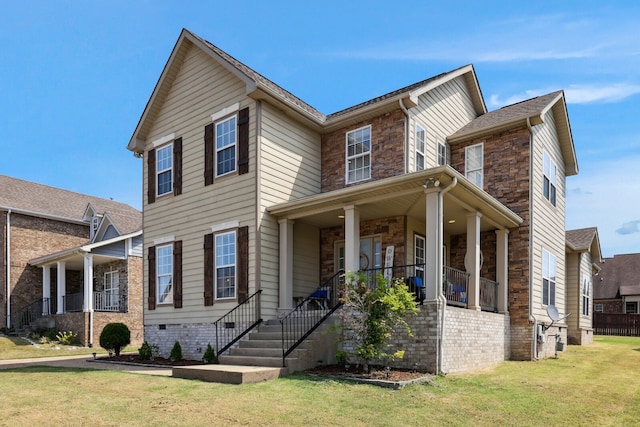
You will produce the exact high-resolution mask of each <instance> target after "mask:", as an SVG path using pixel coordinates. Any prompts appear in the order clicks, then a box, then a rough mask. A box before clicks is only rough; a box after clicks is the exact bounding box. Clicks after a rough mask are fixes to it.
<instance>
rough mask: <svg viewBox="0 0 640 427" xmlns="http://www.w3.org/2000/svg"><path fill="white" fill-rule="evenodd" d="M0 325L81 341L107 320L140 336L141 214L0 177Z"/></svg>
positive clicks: (94, 338)
mask: <svg viewBox="0 0 640 427" xmlns="http://www.w3.org/2000/svg"><path fill="white" fill-rule="evenodd" d="M0 226H1V227H0V242H1V245H0V246H1V247H0V273H1V277H0V293H1V294H2V295H3V297H2V298H0V300H1V301H2V307H1V308H0V313H1V314H2V316H1V319H0V328H2V329H3V330H9V331H14V332H19V331H26V330H28V329H34V328H40V329H42V328H46V327H55V328H56V329H57V330H59V331H73V332H75V333H77V334H78V337H79V339H80V341H81V343H82V344H83V345H93V344H94V343H95V344H97V343H98V337H99V334H100V332H101V331H102V328H103V327H104V325H105V324H107V323H109V322H116V321H117V322H123V323H126V324H127V325H128V326H129V328H130V329H131V333H132V341H133V342H142V214H141V213H140V212H139V211H138V210H136V209H134V208H132V207H130V206H128V205H126V204H123V203H118V202H114V201H111V200H105V199H100V198H98V197H92V196H87V195H84V194H78V193H74V192H71V191H66V190H62V189H59V188H53V187H48V186H45V185H41V184H36V183H33V182H28V181H23V180H20V179H16V178H10V177H7V176H3V175H0Z"/></svg>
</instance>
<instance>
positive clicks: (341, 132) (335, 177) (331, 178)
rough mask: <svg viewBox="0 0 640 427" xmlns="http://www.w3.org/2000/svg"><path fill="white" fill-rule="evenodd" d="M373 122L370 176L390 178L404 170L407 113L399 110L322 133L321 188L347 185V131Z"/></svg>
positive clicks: (373, 177)
mask: <svg viewBox="0 0 640 427" xmlns="http://www.w3.org/2000/svg"><path fill="white" fill-rule="evenodd" d="M368 125H371V179H370V180H366V181H363V182H368V181H372V180H376V179H382V178H389V177H391V176H397V175H402V174H404V173H405V155H404V140H405V139H404V132H405V116H404V113H403V112H402V111H401V110H400V109H397V110H395V111H391V112H388V113H385V114H383V115H380V116H378V117H374V118H372V119H371V120H367V121H363V122H360V123H357V124H354V125H351V126H349V127H345V128H342V129H338V130H336V131H333V132H331V133H328V134H325V135H323V136H322V150H321V156H322V182H321V185H322V187H321V191H322V192H323V193H324V192H327V191H333V190H337V189H340V188H344V187H346V186H347V185H346V184H345V164H346V154H345V153H346V145H347V143H346V141H347V138H346V133H347V132H350V131H352V130H355V129H358V128H361V127H364V126H368ZM356 185H357V183H356Z"/></svg>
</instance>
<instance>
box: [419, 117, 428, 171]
mask: <svg viewBox="0 0 640 427" xmlns="http://www.w3.org/2000/svg"><path fill="white" fill-rule="evenodd" d="M426 140H427V131H426V130H424V128H423V127H422V126H420V125H416V170H417V171H421V170H424V148H425V145H426Z"/></svg>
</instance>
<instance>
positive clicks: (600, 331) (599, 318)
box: [593, 312, 640, 337]
mask: <svg viewBox="0 0 640 427" xmlns="http://www.w3.org/2000/svg"><path fill="white" fill-rule="evenodd" d="M593 329H594V331H593V333H594V334H596V335H617V336H622V337H640V314H622V313H599V312H595V313H593Z"/></svg>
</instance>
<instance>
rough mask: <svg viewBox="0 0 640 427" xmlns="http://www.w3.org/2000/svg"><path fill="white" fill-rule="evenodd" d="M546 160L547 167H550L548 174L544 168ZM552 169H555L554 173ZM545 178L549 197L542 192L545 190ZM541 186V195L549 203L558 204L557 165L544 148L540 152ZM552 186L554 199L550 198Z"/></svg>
mask: <svg viewBox="0 0 640 427" xmlns="http://www.w3.org/2000/svg"><path fill="white" fill-rule="evenodd" d="M547 162H548V163H549V168H550V170H549V171H548V174H547V170H546V164H547ZM554 171H555V174H553V172H554ZM552 174H553V176H552ZM545 178H547V179H548V180H549V197H547V196H546V195H545V194H544V191H545ZM552 178H553V179H552ZM542 186H543V188H542V196H543V197H544V198H545V199H546V200H547V201H548V202H549V203H551V204H552V205H553V206H557V204H558V165H557V164H556V162H555V161H554V160H553V158H552V157H551V155H549V153H548V152H547V151H546V150H544V151H543V154H542ZM552 186H553V189H554V193H555V201H552V200H551V187H552Z"/></svg>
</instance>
